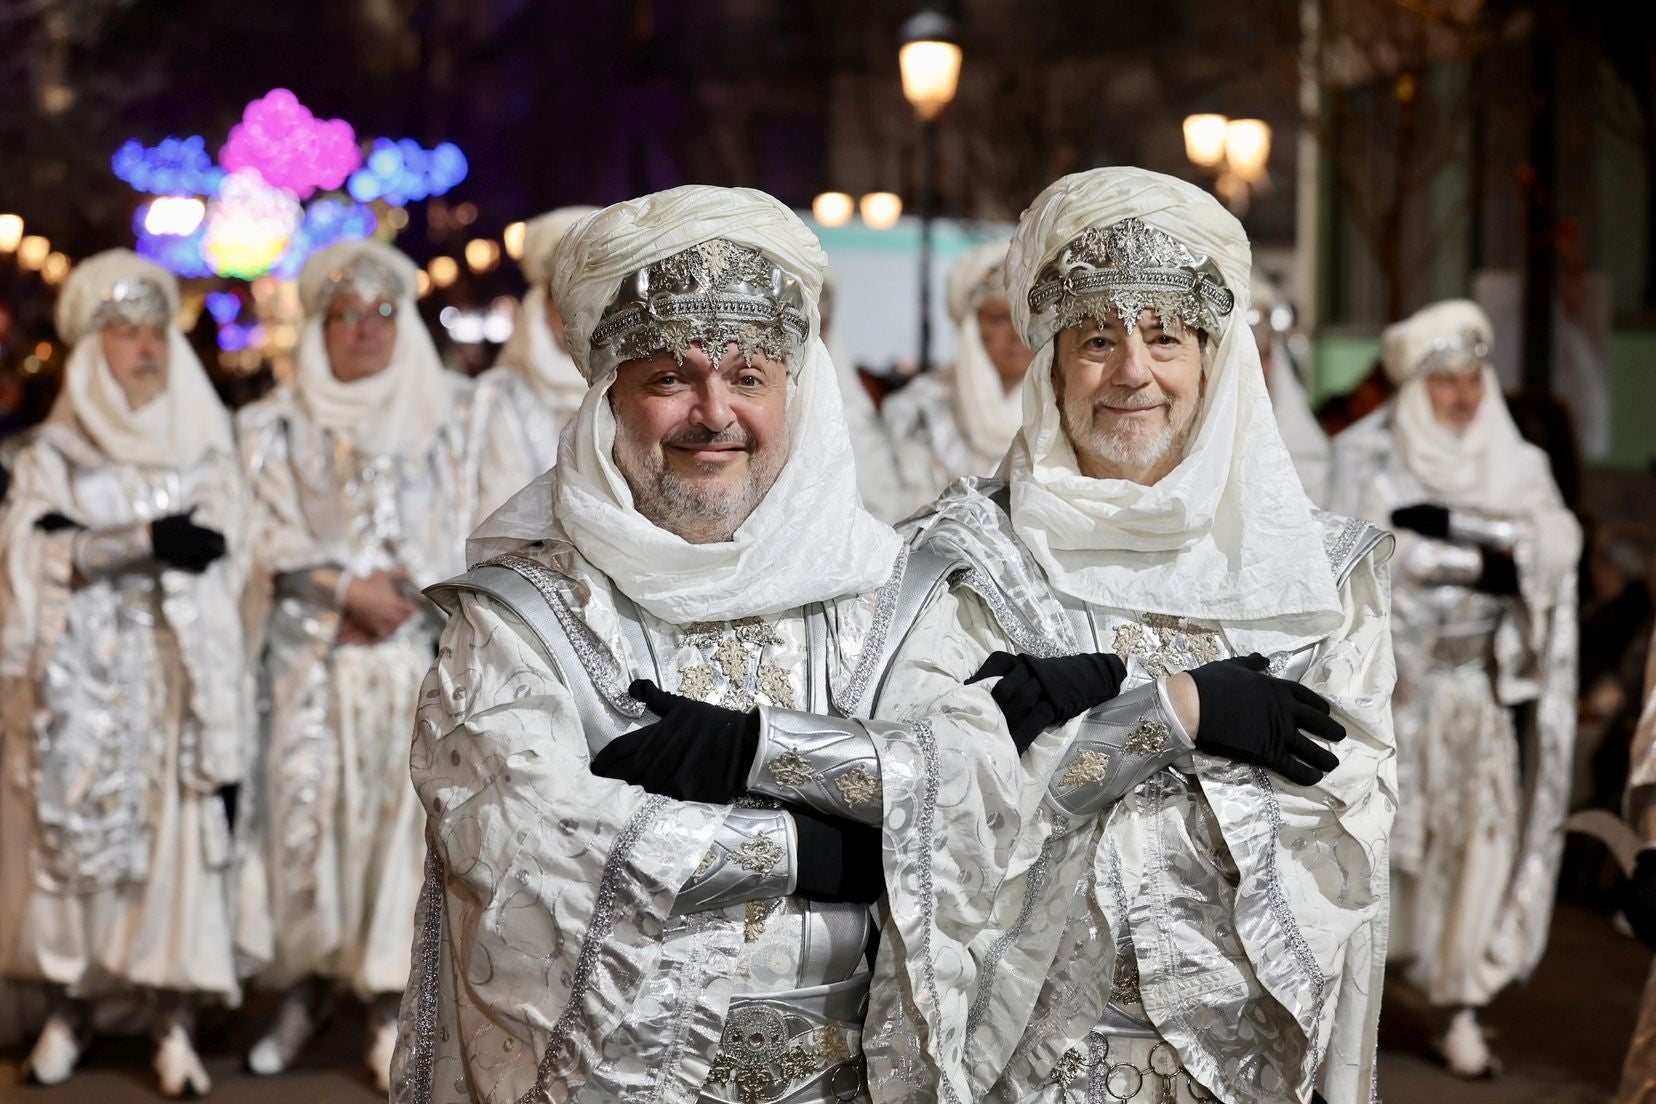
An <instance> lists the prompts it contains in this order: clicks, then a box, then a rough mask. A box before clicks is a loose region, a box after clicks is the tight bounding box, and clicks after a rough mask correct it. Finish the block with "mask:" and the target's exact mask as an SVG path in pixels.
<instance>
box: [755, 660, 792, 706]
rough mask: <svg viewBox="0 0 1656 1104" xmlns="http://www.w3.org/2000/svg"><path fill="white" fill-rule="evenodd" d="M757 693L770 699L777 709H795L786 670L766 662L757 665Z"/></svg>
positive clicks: (790, 683)
mask: <svg viewBox="0 0 1656 1104" xmlns="http://www.w3.org/2000/svg"><path fill="white" fill-rule="evenodd" d="M758 683H759V693H761V694H763V695H765V697H767V698H769V699H770V700H771V703H772V704H774V705H775V706H776V707H777V708H778V709H795V708H797V706H795V704H794V692H793V683H792V682H791V681H790V680H789V679H788V672H786V671H784V670H783V669H782V668H780V667H772V666H771V665H770V664H768V663H761V664H760V665H759V678H758Z"/></svg>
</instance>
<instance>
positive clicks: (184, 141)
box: [110, 134, 224, 196]
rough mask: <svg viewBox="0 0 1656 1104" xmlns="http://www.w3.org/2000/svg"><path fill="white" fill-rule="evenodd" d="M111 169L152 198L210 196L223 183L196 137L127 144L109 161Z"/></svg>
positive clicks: (204, 142) (204, 144) (221, 174)
mask: <svg viewBox="0 0 1656 1104" xmlns="http://www.w3.org/2000/svg"><path fill="white" fill-rule="evenodd" d="M110 168H111V169H113V170H114V172H115V176H116V177H117V178H118V179H120V180H124V181H126V182H127V183H128V184H130V185H132V186H133V187H134V188H136V189H137V190H138V191H140V192H151V193H153V194H155V195H199V196H207V195H212V194H213V193H214V192H216V191H218V187H219V184H220V182H222V181H223V180H224V170H223V169H221V168H219V167H218V166H217V165H215V164H213V156H212V154H210V153H208V152H207V139H205V138H203V137H201V136H200V135H199V134H196V135H192V136H190V137H188V138H164V139H162V141H161V143H160V144H159V145H155V146H145V145H144V144H143V143H142V142H139V141H137V140H136V139H134V140H132V141H129V142H126V143H124V144H123V145H122V146H121V148H120V149H118V150H116V151H115V156H114V157H112V158H110Z"/></svg>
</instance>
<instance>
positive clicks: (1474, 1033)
mask: <svg viewBox="0 0 1656 1104" xmlns="http://www.w3.org/2000/svg"><path fill="white" fill-rule="evenodd" d="M1438 1049H1439V1051H1440V1052H1441V1053H1442V1054H1443V1061H1444V1063H1445V1064H1446V1065H1448V1067H1449V1072H1450V1073H1452V1074H1454V1075H1455V1076H1456V1077H1466V1078H1478V1077H1494V1076H1495V1074H1496V1073H1498V1072H1499V1071H1500V1064H1499V1063H1498V1062H1497V1061H1496V1060H1495V1056H1494V1055H1493V1054H1491V1053H1490V1052H1489V1042H1488V1041H1487V1040H1486V1039H1485V1038H1484V1033H1483V1028H1481V1027H1479V1026H1478V1020H1477V1017H1476V1016H1475V1015H1474V1014H1473V1012H1472V1009H1470V1008H1463V1009H1461V1010H1460V1011H1459V1012H1456V1013H1455V1016H1454V1018H1453V1019H1451V1020H1450V1021H1449V1030H1447V1031H1445V1032H1444V1033H1443V1041H1442V1042H1441V1043H1439V1044H1438Z"/></svg>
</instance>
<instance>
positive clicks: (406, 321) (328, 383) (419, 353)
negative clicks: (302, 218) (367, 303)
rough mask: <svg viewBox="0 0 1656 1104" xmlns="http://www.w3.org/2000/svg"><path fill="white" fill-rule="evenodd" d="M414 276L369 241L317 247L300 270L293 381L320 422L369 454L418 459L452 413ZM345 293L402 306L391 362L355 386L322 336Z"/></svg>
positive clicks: (407, 264) (400, 258)
mask: <svg viewBox="0 0 1656 1104" xmlns="http://www.w3.org/2000/svg"><path fill="white" fill-rule="evenodd" d="M416 271H417V270H416V269H415V267H414V262H413V261H411V260H409V259H408V258H407V257H406V256H404V255H403V254H402V252H401V251H399V250H397V249H393V248H392V247H391V246H389V245H386V244H385V243H384V242H379V241H374V240H373V239H367V240H364V241H342V242H335V243H334V244H333V245H330V246H327V247H326V248H324V249H319V250H317V251H316V252H315V253H313V254H311V256H310V257H309V258H308V259H307V260H306V261H305V267H304V268H303V269H301V270H300V272H299V301H300V302H301V303H302V304H303V305H304V308H305V325H304V328H303V330H302V331H301V332H300V335H299V364H298V369H297V371H295V372H294V378H293V385H294V388H295V390H296V391H297V393H298V396H299V402H300V404H301V405H302V406H303V407H304V408H305V410H306V411H307V412H308V413H309V414H310V416H311V417H312V418H313V419H315V421H316V423H317V424H318V425H320V426H322V427H323V428H325V429H329V430H332V431H333V432H335V433H338V434H340V435H341V436H343V437H345V438H346V439H347V440H349V441H350V442H351V443H352V444H353V445H354V446H355V447H356V448H358V449H361V450H362V451H364V452H368V453H375V454H381V455H403V456H416V455H420V454H422V453H424V452H425V451H426V450H427V449H428V448H429V447H430V446H431V442H432V440H433V439H434V438H435V437H436V434H437V430H438V428H439V427H440V426H441V425H442V424H443V421H444V419H445V418H446V417H447V416H448V403H449V395H448V387H447V385H446V380H445V373H444V370H443V363H442V360H441V359H440V358H439V357H438V355H437V347H436V346H435V345H434V344H432V341H431V334H430V333H428V332H427V331H426V328H425V323H424V322H423V321H421V319H420V311H419V308H418V307H417V306H415V303H414V289H415V273H416ZM347 292H354V293H357V294H359V295H361V296H362V297H363V298H367V299H373V298H377V297H384V298H386V299H389V300H391V301H392V302H393V303H395V304H396V308H397V322H396V325H397V334H396V339H395V344H394V345H393V347H392V350H391V363H390V364H389V365H387V366H386V368H385V369H384V370H383V371H381V372H377V373H375V374H374V375H372V376H368V377H366V378H364V379H359V380H352V381H350V382H346V381H343V380H340V379H338V378H337V377H336V376H335V375H334V373H333V366H332V364H331V363H330V362H329V359H328V349H327V343H326V341H325V340H324V338H323V333H322V329H323V325H324V323H325V321H326V316H327V313H328V305H329V304H330V303H331V302H332V301H333V299H334V298H335V297H336V296H338V295H340V294H343V293H347Z"/></svg>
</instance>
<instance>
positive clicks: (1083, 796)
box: [1046, 679, 1195, 818]
mask: <svg viewBox="0 0 1656 1104" xmlns="http://www.w3.org/2000/svg"><path fill="white" fill-rule="evenodd" d="M1165 681H1166V680H1165V679H1157V680H1156V681H1155V682H1153V683H1148V684H1146V685H1144V686H1140V687H1137V688H1136V689H1133V690H1129V691H1127V692H1126V693H1125V694H1121V695H1119V696H1118V697H1116V698H1114V699H1112V700H1111V701H1108V702H1106V703H1105V704H1103V705H1101V706H1099V707H1098V708H1097V709H1095V710H1093V711H1092V712H1091V713H1088V714H1087V715H1086V716H1085V717H1084V718H1083V719H1082V721H1081V730H1080V732H1078V733H1077V734H1076V737H1075V740H1074V742H1073V743H1072V744H1071V745H1070V748H1069V752H1068V753H1067V754H1066V755H1065V756H1064V758H1063V761H1061V762H1060V763H1059V764H1058V767H1057V769H1056V770H1054V771H1053V772H1052V778H1051V780H1050V781H1049V782H1048V783H1047V796H1046V800H1047V803H1048V804H1049V805H1051V806H1052V808H1053V809H1055V810H1056V811H1057V812H1058V813H1059V814H1061V815H1063V816H1065V817H1071V818H1085V817H1091V816H1096V815H1097V814H1098V813H1101V812H1103V811H1104V810H1105V809H1108V808H1109V807H1110V806H1111V805H1114V804H1115V803H1116V802H1117V801H1120V800H1121V799H1122V798H1123V797H1124V796H1126V795H1127V794H1128V793H1129V792H1131V791H1132V790H1133V788H1134V787H1135V786H1137V785H1138V784H1139V783H1140V782H1142V781H1144V779H1146V778H1147V777H1149V776H1150V775H1151V774H1153V773H1155V772H1156V771H1158V770H1160V769H1161V768H1163V767H1165V766H1169V765H1171V764H1172V763H1173V762H1174V761H1176V760H1177V759H1178V758H1179V757H1180V756H1182V755H1186V754H1188V753H1189V752H1190V750H1191V749H1192V748H1193V747H1195V744H1194V742H1193V741H1192V740H1191V739H1190V737H1189V735H1188V734H1186V732H1185V730H1184V726H1183V725H1181V724H1180V723H1179V719H1178V717H1177V716H1176V715H1175V714H1174V712H1173V709H1172V707H1171V705H1170V704H1169V703H1168V701H1167V697H1166V693H1165V688H1164V685H1163V684H1164V683H1165Z"/></svg>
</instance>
